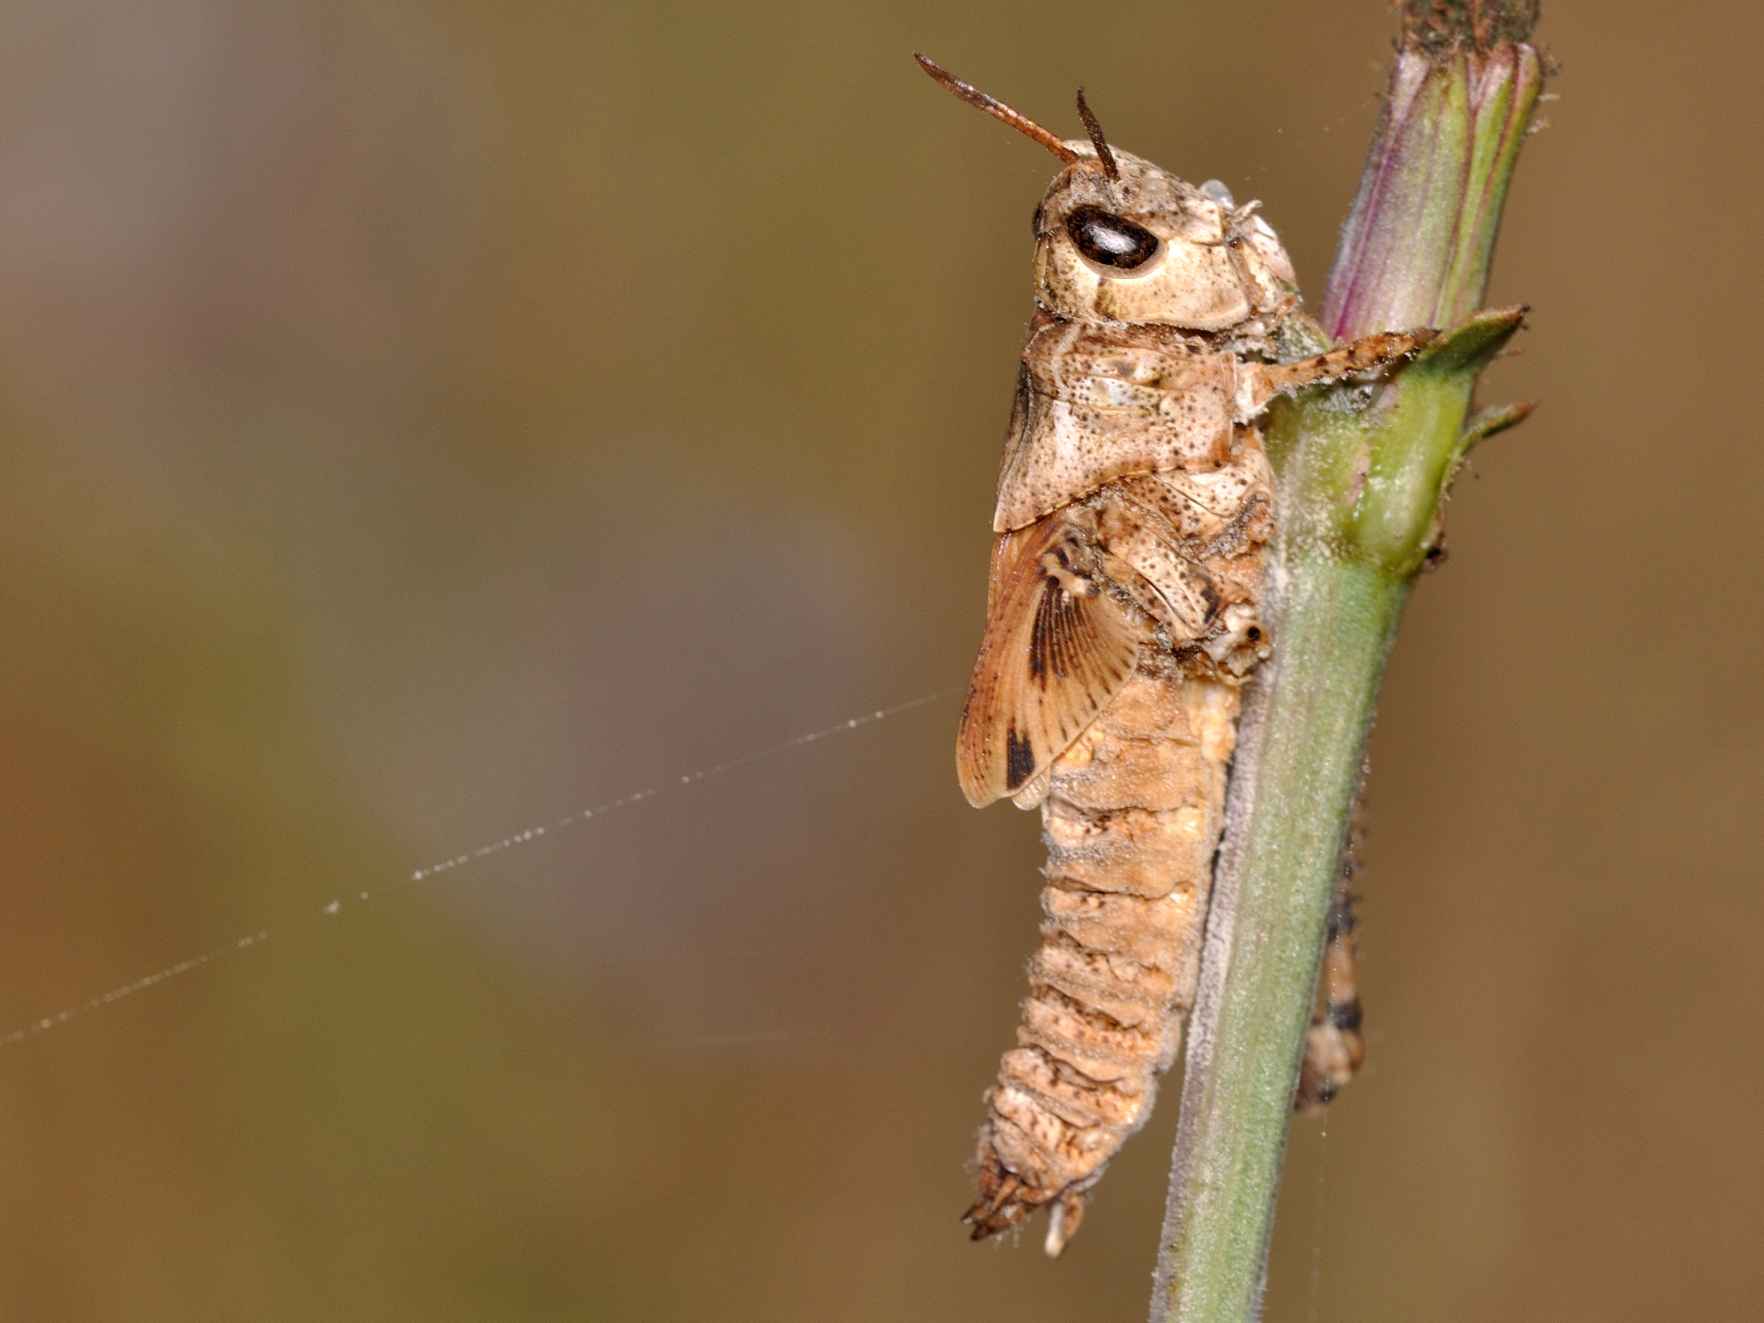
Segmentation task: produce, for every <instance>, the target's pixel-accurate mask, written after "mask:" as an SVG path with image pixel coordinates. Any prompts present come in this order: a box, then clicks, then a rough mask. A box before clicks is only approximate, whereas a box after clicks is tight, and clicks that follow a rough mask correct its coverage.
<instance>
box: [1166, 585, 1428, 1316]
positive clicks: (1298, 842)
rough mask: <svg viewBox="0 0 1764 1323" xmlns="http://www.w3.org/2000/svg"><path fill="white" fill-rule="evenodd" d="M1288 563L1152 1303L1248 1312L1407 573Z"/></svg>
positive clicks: (1249, 716) (1249, 719)
mask: <svg viewBox="0 0 1764 1323" xmlns="http://www.w3.org/2000/svg"><path fill="white" fill-rule="evenodd" d="M1293 569H1294V573H1293V575H1292V576H1291V581H1290V589H1291V591H1290V593H1289V595H1288V596H1287V597H1286V599H1285V600H1284V601H1283V602H1281V603H1279V608H1278V609H1279V617H1280V620H1281V635H1280V647H1279V649H1278V651H1277V652H1276V660H1274V661H1273V662H1272V663H1271V665H1270V669H1271V672H1272V674H1264V676H1263V677H1262V679H1261V682H1260V685H1259V687H1258V689H1257V691H1256V692H1255V694H1254V695H1253V696H1252V698H1251V703H1250V707H1249V710H1248V711H1247V712H1246V714H1245V718H1244V728H1243V735H1244V738H1245V739H1246V740H1255V741H1257V742H1258V744H1259V750H1260V756H1259V758H1258V760H1257V763H1256V766H1255V768H1254V770H1253V779H1252V780H1251V781H1250V782H1249V783H1247V784H1238V785H1235V786H1234V787H1233V795H1234V800H1235V803H1234V812H1235V813H1236V814H1238V815H1241V819H1242V822H1243V830H1242V831H1241V832H1238V831H1235V830H1234V831H1233V832H1232V833H1231V837H1230V843H1229V845H1228V851H1227V854H1226V855H1225V856H1224V857H1223V858H1222V859H1221V860H1220V865H1219V870H1218V878H1217V881H1216V882H1215V896H1216V897H1217V898H1218V901H1219V902H1222V903H1219V909H1218V911H1217V912H1218V913H1220V914H1221V915H1225V916H1230V917H1231V919H1234V920H1235V922H1228V923H1227V924H1224V925H1219V926H1215V927H1214V928H1211V929H1209V931H1208V934H1207V944H1208V958H1207V960H1206V967H1207V970H1208V971H1209V972H1210V973H1212V974H1213V975H1214V976H1215V977H1214V978H1213V979H1211V980H1208V981H1206V982H1203V986H1202V988H1201V993H1200V995H1201V999H1202V1002H1203V1007H1202V1008H1197V1012H1196V1015H1195V1023H1196V1024H1197V1026H1198V1025H1200V1024H1202V1023H1203V1022H1205V1021H1206V1020H1207V1019H1209V1018H1210V1017H1208V1016H1207V1014H1206V1012H1207V1010H1209V1009H1216V1010H1217V1016H1216V1018H1212V1019H1211V1032H1210V1033H1209V1034H1208V1037H1207V1039H1206V1040H1205V1041H1202V1040H1201V1039H1200V1038H1198V1037H1197V1038H1196V1039H1195V1040H1194V1041H1192V1042H1191V1045H1190V1049H1189V1060H1188V1071H1187V1074H1186V1075H1185V1077H1184V1088H1183V1097H1182V1120H1181V1134H1180V1135H1179V1136H1178V1139H1177V1151H1178V1153H1179V1155H1181V1159H1180V1161H1179V1164H1178V1167H1177V1169H1176V1170H1175V1172H1174V1173H1173V1175H1172V1190H1173V1191H1174V1190H1175V1189H1177V1188H1181V1189H1182V1190H1183V1191H1184V1199H1183V1200H1182V1201H1181V1202H1178V1201H1176V1200H1174V1199H1173V1200H1172V1202H1171V1205H1170V1213H1169V1214H1168V1220H1167V1221H1166V1224H1165V1227H1164V1238H1165V1239H1164V1244H1165V1247H1166V1254H1165V1258H1164V1260H1163V1261H1162V1262H1161V1264H1160V1277H1159V1284H1158V1290H1157V1292H1156V1295H1155V1297H1154V1303H1155V1302H1157V1301H1164V1300H1165V1299H1166V1297H1167V1296H1168V1293H1169V1290H1170V1287H1171V1285H1172V1284H1174V1283H1181V1284H1183V1286H1184V1288H1185V1289H1184V1290H1182V1291H1181V1293H1180V1297H1179V1299H1177V1300H1173V1301H1171V1302H1170V1309H1169V1312H1168V1314H1167V1315H1156V1314H1154V1317H1160V1316H1162V1317H1167V1318H1169V1319H1172V1320H1176V1319H1180V1320H1196V1319H1243V1318H1248V1317H1251V1316H1252V1315H1253V1313H1254V1312H1255V1309H1256V1306H1257V1302H1258V1299H1259V1296H1260V1293H1261V1282H1262V1264H1263V1262H1264V1261H1265V1258H1266V1254H1267V1239H1268V1234H1269V1230H1270V1228H1271V1227H1272V1224H1273V1218H1272V1208H1271V1200H1270V1192H1271V1191H1272V1190H1274V1189H1275V1187H1276V1183H1277V1181H1278V1177H1279V1168H1280V1160H1281V1156H1282V1152H1283V1149H1284V1146H1285V1142H1286V1131H1287V1123H1288V1120H1289V1118H1290V1115H1291V1111H1292V1089H1293V1080H1294V1078H1295V1076H1296V1073H1297V1070H1298V1061H1299V1055H1300V1052H1301V1050H1302V1046H1303V1042H1304V1034H1305V1027H1306V1025H1307V1024H1308V1022H1309V1019H1310V1006H1311V994H1312V989H1313V988H1314V987H1315V984H1316V979H1317V961H1318V957H1319V954H1320V953H1321V951H1322V947H1323V928H1324V921H1325V918H1326V916H1327V912H1328V907H1329V901H1330V897H1331V895H1332V893H1333V889H1334V879H1335V870H1336V868H1337V866H1338V860H1339V857H1340V853H1341V847H1342V841H1343V836H1344V833H1345V831H1346V824H1347V822H1348V818H1349V815H1350V813H1351V811H1352V807H1353V800H1354V796H1355V793H1356V791H1357V789H1358V786H1359V782H1360V766H1361V750H1362V748H1363V746H1364V743H1365V737H1366V731H1367V728H1368V727H1369V726H1370V724H1371V721H1372V709H1373V703H1374V700H1375V698H1376V695H1377V692H1378V682H1379V678H1380V676H1381V675H1382V674H1383V671H1384V660H1385V656H1386V654H1387V653H1388V652H1389V649H1390V645H1391V641H1392V639H1393V638H1394V637H1395V632H1396V624H1397V619H1398V617H1399V615H1400V614H1401V611H1402V605H1403V601H1404V599H1405V598H1406V597H1407V595H1408V588H1407V584H1406V581H1404V580H1401V579H1397V578H1394V577H1392V576H1390V575H1387V574H1384V573H1381V572H1379V571H1377V570H1375V569H1371V568H1368V567H1366V566H1363V565H1358V564H1354V563H1351V562H1343V561H1341V560H1339V559H1337V558H1335V557H1333V556H1330V555H1328V554H1326V553H1316V554H1310V555H1303V556H1301V557H1299V558H1298V560H1297V562H1296V563H1295V564H1294V566H1293ZM1271 711H1277V712H1278V714H1279V719H1278V720H1277V721H1272V722H1270V721H1269V720H1268V719H1267V718H1268V716H1269V713H1270V712H1271ZM1234 825H1235V824H1234ZM1227 950H1234V951H1235V952H1237V953H1238V954H1239V955H1241V956H1243V957H1244V958H1243V959H1241V960H1233V961H1231V962H1230V963H1229V965H1228V964H1227V962H1226V961H1224V960H1222V959H1219V958H1218V957H1219V956H1220V955H1222V954H1224V953H1225V952H1226V951H1227ZM1228 967H1229V968H1233V969H1236V970H1240V971H1241V977H1240V978H1239V979H1238V980H1237V981H1236V986H1235V987H1233V988H1232V990H1231V995H1230V996H1229V997H1228V998H1224V999H1223V1001H1221V998H1222V997H1223V993H1224V988H1223V979H1222V978H1220V977H1218V976H1219V975H1221V974H1222V973H1223V972H1224V970H1225V969H1227V968H1228ZM1209 984H1210V985H1209ZM1208 1002H1211V1003H1213V1005H1212V1006H1210V1007H1208V1006H1205V1005H1204V1003H1208ZM1198 1054H1204V1060H1197V1055H1198ZM1197 1067H1198V1068H1197Z"/></svg>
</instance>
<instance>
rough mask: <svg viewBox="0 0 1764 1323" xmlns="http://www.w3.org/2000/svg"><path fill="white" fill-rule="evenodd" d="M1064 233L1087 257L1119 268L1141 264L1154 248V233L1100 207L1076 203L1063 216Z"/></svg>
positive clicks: (1155, 249) (1134, 266)
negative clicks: (1076, 204)
mask: <svg viewBox="0 0 1764 1323" xmlns="http://www.w3.org/2000/svg"><path fill="white" fill-rule="evenodd" d="M1066 233H1067V234H1069V235H1071V236H1072V242H1073V243H1075V244H1077V245H1078V251H1079V252H1081V253H1083V254H1084V255H1085V256H1086V257H1088V258H1089V259H1090V260H1091V261H1093V262H1096V263H1099V264H1101V265H1102V266H1112V267H1114V268H1115V269H1116V270H1119V271H1132V270H1133V269H1134V268H1136V267H1141V266H1144V265H1145V264H1146V263H1147V262H1149V261H1151V258H1152V254H1153V253H1155V252H1157V251H1158V236H1157V235H1155V234H1153V233H1152V232H1151V231H1150V230H1148V229H1145V228H1143V227H1141V226H1138V225H1135V224H1134V223H1133V222H1132V221H1130V220H1124V219H1122V218H1121V217H1120V216H1116V215H1114V214H1112V213H1111V212H1107V211H1104V210H1103V209H1102V208H1101V207H1079V208H1078V209H1077V210H1075V211H1074V212H1073V213H1072V214H1071V215H1070V216H1068V217H1066Z"/></svg>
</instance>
